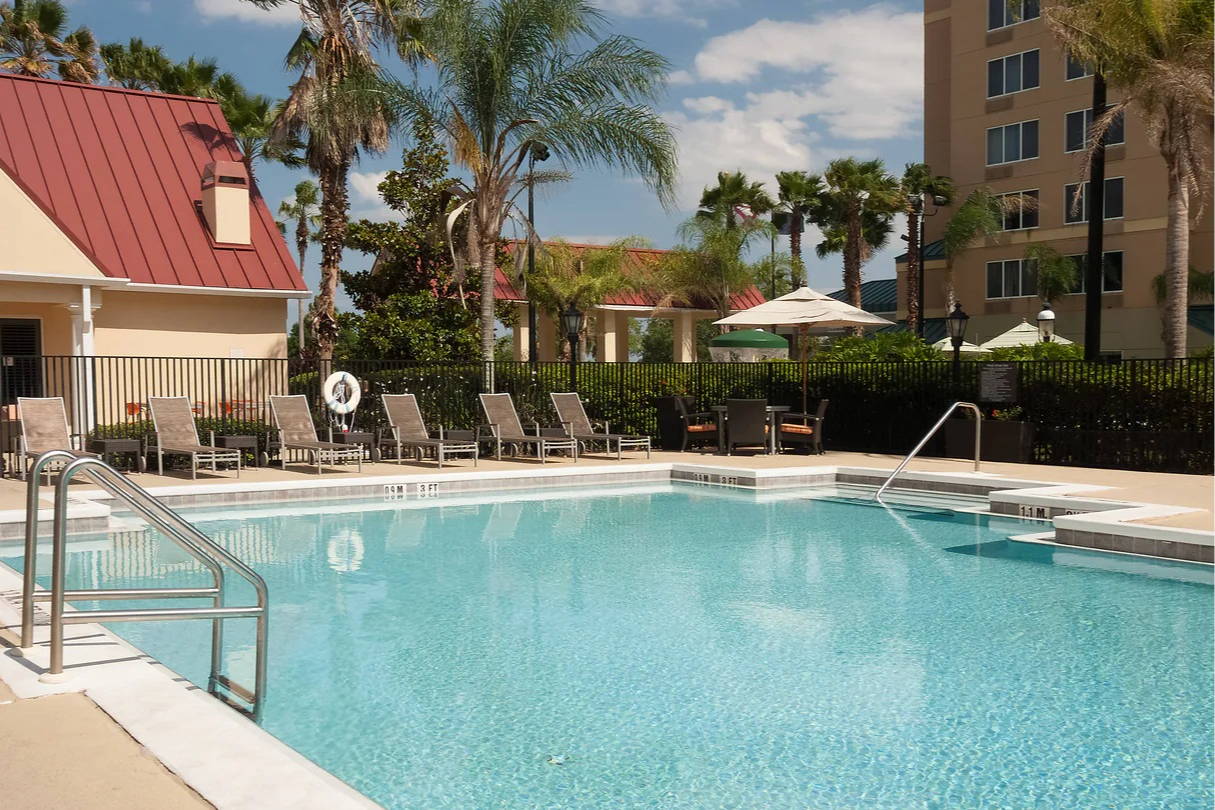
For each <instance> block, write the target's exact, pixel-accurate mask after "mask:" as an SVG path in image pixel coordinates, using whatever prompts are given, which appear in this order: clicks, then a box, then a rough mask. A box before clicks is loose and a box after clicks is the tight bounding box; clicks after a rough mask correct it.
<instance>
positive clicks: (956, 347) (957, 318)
mask: <svg viewBox="0 0 1215 810" xmlns="http://www.w3.org/2000/svg"><path fill="white" fill-rule="evenodd" d="M969 320H970V316H969V315H967V314H966V313H965V312H963V311H962V303H961V302H960V301H959V302H957V303H955V304H954V305H953V312H951V313H949V317H948V318H946V319H945V330H946V331H947V332H948V333H949V339H950V340H951V341H952V342H953V375H954V380H957V378H958V374H959V372H960V371H961V369H962V341H963V340H965V339H966V322H967V321H969Z"/></svg>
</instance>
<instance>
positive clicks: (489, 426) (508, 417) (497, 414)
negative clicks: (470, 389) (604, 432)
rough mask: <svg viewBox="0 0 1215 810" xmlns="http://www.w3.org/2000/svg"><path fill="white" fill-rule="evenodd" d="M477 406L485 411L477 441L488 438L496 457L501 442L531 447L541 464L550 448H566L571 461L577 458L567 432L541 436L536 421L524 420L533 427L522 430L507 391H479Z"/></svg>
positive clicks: (574, 443) (502, 443) (499, 451)
mask: <svg viewBox="0 0 1215 810" xmlns="http://www.w3.org/2000/svg"><path fill="white" fill-rule="evenodd" d="M481 410H482V411H484V412H485V422H486V424H484V425H477V432H476V439H477V443H478V444H480V443H481V442H483V441H487V442H492V443H493V445H494V458H496V459H499V460H500V459H501V458H502V445H504V444H509V445H512V446H514V447H518V446H520V445H523V446H530V447H535V448H536V455H537V456H538V457H539V458H540V463H541V464H544V463H545V461H546V460H547V458H548V454H549V453H550V452H552V451H554V450H565V451H568V452H569V453H570V455H571V456H573V458H574V461H575V462H576V461H578V440H577V439H571V438H569V437H568V436H563V437H557V436H541V435H540V425H539V423H537V422H529V423H528V424H529V425H531V426H532V427H533V428H534V429H535V431H536V432H535V433H532V434H529V433H527V432H526V431H524V429H523V423H521V422H520V421H519V414H518V413H517V412H516V411H515V403H514V402H512V401H511V398H510V394H481ZM512 450H513V448H512Z"/></svg>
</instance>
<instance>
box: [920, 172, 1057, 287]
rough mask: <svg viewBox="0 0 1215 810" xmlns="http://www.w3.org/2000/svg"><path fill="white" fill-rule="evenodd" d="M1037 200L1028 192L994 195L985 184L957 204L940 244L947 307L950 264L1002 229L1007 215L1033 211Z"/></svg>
mask: <svg viewBox="0 0 1215 810" xmlns="http://www.w3.org/2000/svg"><path fill="white" fill-rule="evenodd" d="M1037 209H1038V200H1037V199H1035V198H1034V197H1032V196H1030V195H1028V194H996V193H994V192H993V191H992V190H991V189H990V188H989V187H987V186H979V187H978V188H976V189H975V190H973V191H971V192H970V194H968V195H966V199H965V200H963V201H962V204H961V205H959V206H958V208H957V210H956V211H954V212H953V215H952V216H950V217H949V220H948V221H947V222H946V223H945V232H944V233H943V234H942V235H941V244H942V246H943V247H944V248H945V273H946V281H945V284H946V291H945V296H946V299H947V300H948V302H949V306H953V302H954V286H953V266H954V263H955V262H957V260H958V259H959V258H961V257H962V255H963V254H964V253H966V251H967V250H969V249H970V248H971V246H972V245H974V243H975V241H976V240H978V239H980V238H982V237H985V236H999V235H1000V234H1001V233H1003V232H1004V220H1005V218H1007V217H1008V215H1009V214H1014V213H1019V212H1024V211H1036V210H1037Z"/></svg>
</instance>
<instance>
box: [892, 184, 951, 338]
mask: <svg viewBox="0 0 1215 810" xmlns="http://www.w3.org/2000/svg"><path fill="white" fill-rule="evenodd" d="M948 204H949V198H948V197H943V196H941V195H940V194H934V195H932V205H933V209H932V213H931V214H930V213H928V211H927V209H926V207H925V205H924V197H923V196H920V197H918V198H916V199H915V200H912V202H911V207H912V210H913V211H914V212H915V215H916V216H917V217H919V219H920V232H919V234H918V235H919V244H918V245H916V249H915V255H916V257H917V259H918V261H917V262H916V280H917V282H918V286H917V292H916V304H917V306H918V308H919V310H920V312H919V315H920V317H919V320H917V321H916V325H915V329H916V334H917V335H919V336H920V339H921V340H922V339H923V338H924V220H925V219H927V218H928V217H935V216H936V215H937V214H939V213H941V209H942V208H944V207H945V206H946V205H948ZM903 238H904V239H906V238H907V237H906V236H905V235H904V237H903ZM908 255H909V256H910V255H911V252H910V251H908Z"/></svg>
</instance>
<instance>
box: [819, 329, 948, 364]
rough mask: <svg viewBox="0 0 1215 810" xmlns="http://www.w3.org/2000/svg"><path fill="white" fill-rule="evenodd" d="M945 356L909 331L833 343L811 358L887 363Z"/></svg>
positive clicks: (941, 358)
mask: <svg viewBox="0 0 1215 810" xmlns="http://www.w3.org/2000/svg"><path fill="white" fill-rule="evenodd" d="M944 359H945V355H944V353H942V352H941V351H940V350H939V349H936V348H934V347H933V346H932V345H931V344H929V343H925V342H924V339H923V338H921V337H920V336H919V335H917V334H914V333H912V332H878V333H875V334H872V335H867V336H865V337H860V336H857V335H851V336H849V337H843V338H839V339H837V340H835V341H834V342H833V343H832V344H831V346H830V347H828V348H827V349H825V350H823V351H821V352H818V353H817V354H815V355H814V360H815V362H848V363H882V362H887V361H890V360H904V361H923V360H944Z"/></svg>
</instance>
